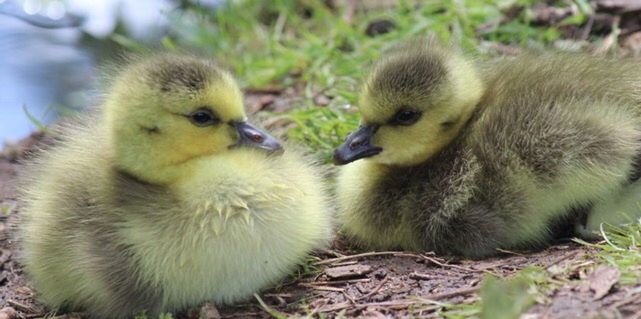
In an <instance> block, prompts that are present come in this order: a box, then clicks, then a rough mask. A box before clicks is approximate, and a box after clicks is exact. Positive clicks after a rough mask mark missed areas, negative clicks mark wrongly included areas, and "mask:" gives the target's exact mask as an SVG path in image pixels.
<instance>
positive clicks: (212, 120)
mask: <svg viewBox="0 0 641 319" xmlns="http://www.w3.org/2000/svg"><path fill="white" fill-rule="evenodd" d="M187 117H188V118H189V120H190V121H191V123H192V124H194V125H196V126H209V125H214V124H216V123H218V119H217V118H216V117H215V116H214V114H213V113H212V112H211V111H210V110H208V109H205V108H201V109H198V110H196V111H194V112H192V113H190V114H188V115H187Z"/></svg>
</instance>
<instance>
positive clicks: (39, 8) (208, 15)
mask: <svg viewBox="0 0 641 319" xmlns="http://www.w3.org/2000/svg"><path fill="white" fill-rule="evenodd" d="M613 2H614V3H615V4H614V5H613V4H612V3H613ZM616 2H617V1H590V2H588V1H587V0H556V1H530V0H500V1H490V0H447V1H387V0H370V1H355V0H324V1H321V0H318V1H311V0H299V1H291V0H289V1H286V0H277V1H239V0H237V1H231V0H230V1H224V0H209V1H204V0H203V1H195V0H193V1H189V0H182V1H176V0H173V1H172V0H143V1H123V0H104V1H90V0H39V1H38V0H24V1H19V0H0V90H1V92H0V141H3V140H4V141H9V142H16V141H17V140H18V139H20V138H21V137H24V136H26V135H27V134H28V133H29V131H31V130H34V129H36V128H37V124H38V123H40V122H42V123H45V124H46V123H50V122H52V121H54V120H55V119H56V118H57V117H58V116H60V115H62V114H67V113H72V112H74V111H76V110H79V109H81V108H82V107H84V106H87V105H93V104H95V103H99V99H98V98H97V97H98V96H99V95H98V94H97V92H100V90H101V89H102V88H101V82H100V80H99V79H100V70H99V68H96V66H97V65H98V66H99V65H103V64H108V63H109V61H111V60H113V59H115V58H117V57H118V56H119V55H121V54H122V53H123V52H128V51H133V52H136V51H161V50H163V51H180V52H196V53H199V54H203V55H206V56H210V57H213V58H216V59H218V60H220V61H222V62H223V63H224V64H226V65H227V66H229V67H230V68H231V69H232V70H233V71H234V72H235V74H236V76H237V78H238V79H239V81H240V82H241V85H242V86H243V88H245V90H246V94H247V96H248V98H247V109H248V111H249V112H250V113H258V114H257V116H258V117H260V118H261V119H262V121H263V124H264V125H265V126H267V127H268V128H269V129H272V130H273V131H276V133H277V134H280V135H281V136H284V135H286V136H287V137H289V138H291V139H294V140H299V141H301V142H303V143H301V144H304V145H306V146H309V147H310V148H311V149H312V150H313V151H314V152H318V154H319V156H320V157H322V158H327V156H328V154H329V152H330V150H331V148H332V147H333V146H335V145H336V144H337V143H338V142H340V140H341V139H342V138H343V137H344V136H345V134H346V133H347V132H348V131H349V130H351V129H353V128H354V127H355V126H356V125H357V118H356V115H355V110H356V108H355V107H354V106H355V104H356V95H357V91H358V86H359V83H360V81H361V78H362V76H363V74H364V71H365V70H366V69H367V67H368V66H369V65H370V64H371V63H372V61H373V60H374V59H375V58H376V57H377V56H378V54H379V53H380V52H381V51H382V50H384V49H385V48H388V47H390V46H393V45H394V44H396V43H397V42H399V41H402V40H404V39H408V38H412V37H425V36H436V37H438V38H439V39H441V40H442V41H443V42H448V43H452V44H454V45H456V46H458V47H460V48H461V49H463V50H465V51H468V52H469V53H470V54H474V55H505V54H518V52H520V51H521V50H523V49H528V50H541V49H556V50H593V51H595V52H599V51H601V52H610V51H616V52H618V53H619V54H625V55H629V54H638V49H639V48H638V47H635V46H634V45H635V43H633V44H631V45H626V44H625V43H623V42H621V39H628V38H630V37H629V36H630V35H631V34H632V35H634V34H635V33H638V31H639V30H641V26H639V25H638V24H634V23H636V22H639V20H640V19H638V18H636V19H630V18H628V16H630V15H632V16H634V15H635V14H636V17H638V12H636V13H635V11H634V9H635V8H626V7H625V6H624V7H623V8H621V6H620V5H619V7H617V6H616ZM637 9H638V8H637ZM626 10H628V11H626ZM629 21H633V23H629ZM635 21H636V22H635ZM638 42H641V41H638ZM259 111H261V112H259Z"/></svg>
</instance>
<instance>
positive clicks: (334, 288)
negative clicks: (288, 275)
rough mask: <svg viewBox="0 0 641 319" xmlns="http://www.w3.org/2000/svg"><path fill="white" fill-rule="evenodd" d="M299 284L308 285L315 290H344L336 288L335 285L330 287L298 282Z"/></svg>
mask: <svg viewBox="0 0 641 319" xmlns="http://www.w3.org/2000/svg"><path fill="white" fill-rule="evenodd" d="M299 285H300V286H303V287H308V288H312V289H316V290H325V291H336V292H343V291H345V289H344V288H336V287H330V286H315V285H310V284H306V283H300V284H299Z"/></svg>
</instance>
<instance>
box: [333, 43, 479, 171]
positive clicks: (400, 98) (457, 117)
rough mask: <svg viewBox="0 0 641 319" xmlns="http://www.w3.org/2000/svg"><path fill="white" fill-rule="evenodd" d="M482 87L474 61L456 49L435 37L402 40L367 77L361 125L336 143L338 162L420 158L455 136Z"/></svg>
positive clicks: (390, 162)
mask: <svg viewBox="0 0 641 319" xmlns="http://www.w3.org/2000/svg"><path fill="white" fill-rule="evenodd" d="M482 91H483V88H482V85H481V81H480V79H479V77H478V75H477V73H476V71H475V70H474V68H473V66H472V64H471V63H470V62H468V61H466V60H464V59H463V58H461V57H459V56H457V55H456V54H454V53H453V52H449V51H448V50H446V49H444V48H441V47H438V46H437V45H435V44H434V43H433V42H428V43H426V42H418V43H409V44H404V45H401V46H399V47H397V48H395V49H393V50H392V51H390V52H388V53H387V54H384V55H383V57H382V58H381V59H380V60H379V61H378V62H377V63H376V64H375V66H374V68H373V70H372V72H371V74H370V75H369V76H368V77H367V80H366V82H365V85H364V86H363V88H362V91H361V94H360V97H359V106H360V114H361V126H360V127H359V129H358V130H357V131H355V132H353V133H352V134H350V135H349V136H348V137H347V139H346V141H345V142H344V143H343V144H342V145H341V146H339V147H338V149H337V150H336V152H335V154H334V162H335V163H336V164H339V165H343V164H347V163H350V162H352V161H355V160H358V159H361V158H365V157H368V158H370V160H371V161H374V162H376V163H380V164H386V165H398V166H409V165H416V164H419V163H422V162H424V161H426V160H428V159H429V158H430V157H432V156H433V155H435V153H437V152H438V151H439V150H441V149H442V148H443V147H444V146H445V145H447V144H448V143H450V142H451V141H452V139H453V138H454V137H456V135H457V134H458V133H459V132H460V130H461V128H462V127H463V125H464V124H465V123H466V122H467V120H468V119H469V117H470V116H471V114H472V112H473V110H474V108H475V106H476V104H477V103H478V101H479V99H480V97H481V94H482Z"/></svg>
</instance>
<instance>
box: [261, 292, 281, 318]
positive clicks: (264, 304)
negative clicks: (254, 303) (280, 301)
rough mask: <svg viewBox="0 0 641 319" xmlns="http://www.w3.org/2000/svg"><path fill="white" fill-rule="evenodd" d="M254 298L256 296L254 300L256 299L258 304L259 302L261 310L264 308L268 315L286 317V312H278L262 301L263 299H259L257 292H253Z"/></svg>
mask: <svg viewBox="0 0 641 319" xmlns="http://www.w3.org/2000/svg"><path fill="white" fill-rule="evenodd" d="M254 298H256V300H258V303H259V304H260V306H261V307H262V308H263V310H265V311H266V312H267V313H268V314H269V315H271V316H272V317H274V318H286V317H287V314H285V313H282V312H280V311H278V310H275V309H272V308H270V307H269V306H268V305H267V304H266V303H265V302H264V301H263V299H260V296H258V294H254Z"/></svg>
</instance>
